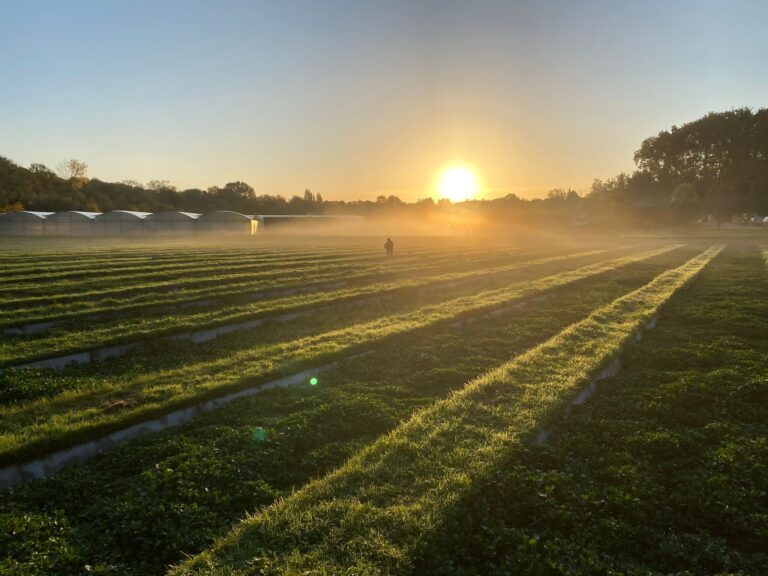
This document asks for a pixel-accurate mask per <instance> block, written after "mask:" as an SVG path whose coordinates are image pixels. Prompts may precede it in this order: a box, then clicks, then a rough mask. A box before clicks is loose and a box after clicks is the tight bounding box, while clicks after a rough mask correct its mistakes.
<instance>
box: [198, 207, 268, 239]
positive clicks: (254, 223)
mask: <svg viewBox="0 0 768 576" xmlns="http://www.w3.org/2000/svg"><path fill="white" fill-rule="evenodd" d="M258 228H259V221H258V220H256V219H255V217H254V216H247V215H245V214H240V212H230V211H229V210H219V211H217V212H209V213H208V214H203V215H202V216H200V218H198V219H197V231H198V232H201V233H203V234H226V235H230V234H245V235H253V234H256V232H257V231H258Z"/></svg>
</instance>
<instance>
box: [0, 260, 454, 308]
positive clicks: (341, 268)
mask: <svg viewBox="0 0 768 576" xmlns="http://www.w3.org/2000/svg"><path fill="white" fill-rule="evenodd" d="M446 259H447V258H446V257H445V256H442V255H434V254H433V255H429V256H424V255H421V254H417V255H411V256H405V257H403V258H398V259H397V261H392V262H388V261H387V264H388V265H389V267H390V268H392V269H399V268H406V267H410V266H411V265H412V264H413V263H415V262H419V261H422V260H430V261H431V260H435V261H438V262H440V261H443V260H446ZM381 266H382V260H381V259H380V258H376V257H372V255H370V254H367V255H362V256H356V257H353V258H350V259H343V258H342V259H338V261H331V262H325V261H318V260H316V259H311V260H309V261H306V262H300V263H297V262H290V261H289V262H287V263H286V264H285V265H284V266H279V265H276V264H273V265H272V266H268V267H266V268H264V267H262V268H260V271H257V273H254V272H252V271H249V270H242V271H240V270H238V271H237V272H234V273H229V272H228V269H227V268H226V267H225V268H219V267H216V268H213V269H211V270H209V271H208V274H206V275H204V276H203V277H196V276H192V277H186V276H183V275H181V276H180V275H178V274H175V275H173V276H172V277H170V278H168V279H165V280H158V281H143V279H141V278H140V280H141V281H140V282H139V283H127V282H116V283H109V284H108V286H107V287H102V288H92V287H88V286H85V285H83V283H74V285H73V286H71V288H74V289H73V290H70V291H62V290H60V289H59V288H57V286H56V283H55V282H54V283H51V286H50V287H49V286H48V284H47V283H43V284H41V285H39V286H38V288H39V290H38V292H40V293H38V294H37V295H20V294H15V293H13V292H12V291H11V294H10V295H11V296H12V299H8V300H6V301H5V302H4V303H3V305H5V306H12V307H13V309H14V310H17V309H21V310H23V309H24V308H25V307H27V308H29V307H33V306H34V305H35V304H37V303H39V302H51V301H53V302H55V303H76V302H82V301H89V302H99V301H100V299H117V298H119V299H121V300H122V299H126V298H125V297H126V296H130V295H132V294H135V293H137V292H140V293H142V294H157V293H164V292H168V291H173V292H188V291H191V290H196V291H200V292H202V293H204V294H205V293H206V292H210V290H211V288H209V287H210V286H213V290H217V289H219V287H221V286H226V287H239V286H242V285H243V284H252V283H253V282H254V281H260V282H266V281H268V280H270V279H275V278H276V279H281V280H282V279H289V278H303V277H310V278H324V277H332V276H336V275H349V274H361V273H366V272H369V271H371V270H378V269H379V268H380V267H381ZM329 270H330V272H329ZM216 272H219V273H218V274H217V273H216ZM220 272H225V273H220ZM254 279H255V280H254ZM245 280H247V282H242V281H245Z"/></svg>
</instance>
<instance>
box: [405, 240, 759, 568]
mask: <svg viewBox="0 0 768 576" xmlns="http://www.w3.org/2000/svg"><path fill="white" fill-rule="evenodd" d="M761 268H762V267H761V265H760V263H759V261H758V259H757V258H756V255H755V253H754V252H753V251H752V250H749V251H748V252H744V253H742V252H740V250H739V249H738V248H737V247H734V248H732V249H731V250H730V251H729V253H728V254H726V255H724V256H723V257H721V258H720V259H718V260H717V261H716V262H715V263H713V264H712V265H711V266H710V267H709V268H708V269H706V270H705V271H704V272H703V273H702V275H701V276H700V277H699V278H698V279H697V280H696V281H695V282H693V283H692V284H691V285H690V287H688V288H687V289H686V290H685V294H684V295H681V297H678V298H674V299H673V300H672V301H671V302H670V303H669V305H667V306H666V307H665V308H664V313H663V316H662V318H661V320H660V322H659V324H658V326H657V328H656V329H655V330H653V331H650V332H648V333H647V334H646V336H645V337H644V338H643V339H642V340H641V341H640V342H639V343H638V344H636V345H634V346H632V347H631V348H630V349H629V350H628V351H627V354H626V355H625V370H624V372H623V373H622V374H621V375H619V376H618V377H616V378H614V379H612V380H610V381H607V382H605V383H603V384H602V385H601V386H600V388H599V391H598V393H597V395H596V396H595V397H593V398H592V399H590V401H589V402H588V403H586V404H585V405H583V406H581V407H579V408H578V409H574V410H572V411H571V412H570V413H569V414H567V415H565V416H564V417H563V418H561V419H560V421H559V422H558V425H557V427H556V428H555V430H554V434H553V435H552V436H551V440H550V442H549V443H548V444H547V445H545V446H542V447H531V448H527V449H522V450H519V451H517V452H515V453H513V454H510V456H509V458H508V459H507V461H506V462H505V463H504V465H501V466H499V467H498V468H497V469H496V470H495V471H494V473H493V474H492V475H491V476H489V478H488V479H486V480H485V481H483V482H479V483H477V484H474V485H473V486H472V487H471V489H470V490H469V491H468V493H467V495H466V496H465V497H464V498H462V500H461V501H460V502H459V503H458V504H457V505H456V506H455V507H454V508H453V513H452V515H451V518H450V519H449V520H448V521H447V522H445V523H444V524H443V525H442V526H441V527H440V529H439V530H438V531H436V533H435V534H434V536H433V537H432V538H431V539H430V540H429V541H426V542H424V543H423V546H422V548H421V554H420V561H419V563H418V564H417V566H416V569H415V573H418V574H425V575H430V574H442V575H451V574H453V575H459V574H461V575H464V574H489V575H502V574H508V573H513V574H514V573H526V574H563V575H564V574H568V575H574V576H577V575H588V574H616V575H618V574H626V575H632V576H645V575H649V574H654V575H656V574H739V575H745V576H746V575H747V574H750V575H751V574H764V573H766V571H767V570H768V553H766V548H765V542H766V540H767V539H768V499H766V486H767V485H768V469H767V468H766V466H765V462H766V461H768V442H766V438H767V437H768V427H767V426H766V422H768V369H767V368H766V364H765V360H764V359H765V356H766V354H768V304H767V303H768V291H767V290H766V286H767V285H766V283H765V271H764V270H762V269H761ZM533 540H535V544H534V545H531V542H532V541H533Z"/></svg>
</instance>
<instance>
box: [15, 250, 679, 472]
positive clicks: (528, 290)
mask: <svg viewBox="0 0 768 576" xmlns="http://www.w3.org/2000/svg"><path fill="white" fill-rule="evenodd" d="M669 250H670V248H669V247H667V248H663V249H657V250H651V251H645V252H641V253H639V254H634V255H631V256H625V257H621V258H616V259H613V260H608V261H605V262H599V263H596V264H590V265H586V266H582V267H580V268H577V269H575V270H567V271H564V272H561V273H559V274H554V275H551V276H546V277H543V278H541V277H540V278H536V277H533V278H531V279H529V280H527V281H521V282H518V283H513V284H509V285H506V286H502V287H499V288H494V289H489V290H482V291H479V292H472V293H469V294H466V295H462V296H458V297H453V298H449V299H447V300H446V299H441V298H440V295H439V294H435V295H434V296H430V295H423V296H422V298H425V299H428V298H432V299H433V302H432V303H429V304H423V303H422V302H419V303H418V304H416V306H417V307H416V308H415V309H413V310H411V311H407V312H401V313H394V311H390V310H388V309H387V307H386V306H384V305H382V306H378V307H377V309H375V310H373V311H370V312H369V313H370V314H373V316H374V319H372V320H368V321H363V322H358V323H352V324H348V325H346V326H343V327H338V328H331V329H329V330H327V331H326V332H320V331H319V330H317V329H316V328H315V327H316V326H319V325H322V322H328V323H329V324H331V325H333V323H336V322H338V320H337V319H336V318H335V315H328V316H326V317H324V316H323V315H322V314H318V315H315V316H314V317H313V322H312V325H311V326H308V327H301V326H299V329H300V330H302V331H304V333H305V334H307V335H303V336H301V337H294V338H292V339H285V340H283V341H278V342H274V341H273V339H271V338H270V335H269V334H268V333H266V334H265V333H264V332H263V331H262V332H257V333H256V334H255V335H254V336H255V341H253V342H249V341H248V339H246V338H244V337H242V336H240V337H239V340H240V346H241V347H240V349H238V350H237V351H235V352H232V353H227V354H226V355H224V356H221V357H218V358H214V359H211V360H204V361H197V362H195V361H194V360H192V361H189V362H185V363H183V365H182V366H181V367H178V368H176V369H162V370H158V371H156V372H146V373H143V374H141V375H132V374H130V373H125V374H119V375H117V374H116V375H115V376H114V377H111V378H109V379H104V378H103V377H102V378H100V377H99V376H98V375H96V377H94V378H92V379H91V380H89V381H88V385H87V387H86V388H84V389H76V390H69V391H65V392H63V393H61V394H59V395H57V396H55V397H53V398H45V399H41V400H34V401H30V402H27V403H22V404H18V405H16V404H14V405H10V406H4V407H0V433H1V434H0V459H2V461H5V462H7V461H9V460H11V461H18V459H19V458H21V457H29V456H32V455H35V454H40V453H44V452H43V451H45V452H48V451H51V450H52V449H56V448H60V447H64V446H67V445H71V444H72V443H74V442H77V441H80V440H84V439H90V438H92V437H93V436H95V435H99V434H102V433H104V432H105V431H109V430H114V429H116V428H119V427H123V426H126V425H128V424H130V423H133V422H137V421H140V420H142V419H146V418H148V417H150V416H152V415H156V414H159V413H163V412H167V411H169V410H171V409H173V408H178V407H181V406H184V405H185V404H187V403H189V402H192V401H195V400H199V399H203V398H206V397H212V396H215V395H219V394H222V393H224V392H226V391H231V390H234V389H239V388H242V387H244V386H248V385H253V384H256V383H259V382H262V381H264V380H267V379H269V378H271V377H275V376H277V375H280V374H285V373H293V372H297V371H299V370H300V369H301V368H304V367H309V366H312V365H318V364H322V363H326V362H328V361H331V360H334V359H336V358H340V357H344V356H346V355H350V354H353V353H355V352H357V351H361V350H364V349H367V348H370V347H372V346H375V345H380V344H381V343H382V342H383V341H385V340H386V339H388V338H394V337H397V336H400V335H402V334H405V333H408V332H410V331H413V330H417V329H423V328H426V327H428V326H431V325H434V324H436V323H438V322H444V321H448V320H455V319H458V318H462V317H464V316H466V315H470V314H477V313H479V312H482V311H484V310H488V309H493V308H494V307H497V306H500V305H502V304H505V303H508V302H512V301H515V300H519V299H521V298H526V297H530V296H531V295H534V294H538V293H541V292H544V291H547V290H552V289H555V288H558V287H562V286H565V285H568V284H573V283H575V282H577V281H580V280H583V279H585V278H589V277H592V276H595V275H598V274H604V273H606V272H610V271H614V270H618V269H620V268H622V267H624V266H627V265H630V264H632V263H634V262H639V261H642V260H646V259H649V258H652V257H653V256H657V255H659V254H662V253H665V252H668V251H669ZM408 300H411V299H410V298H409V299H408ZM435 300H436V302H435ZM408 305H409V304H408V302H402V301H397V300H393V302H392V306H393V307H394V308H397V307H402V306H406V307H407V306H408ZM359 313H360V314H361V315H364V314H365V313H366V311H365V310H360V312H359ZM225 344H226V339H225V342H224V343H223V344H222V345H225ZM152 360H154V358H153V359H152ZM150 364H151V361H150ZM141 366H142V369H146V366H147V363H146V362H142V364H141ZM115 403H119V405H120V406H121V408H122V409H121V410H119V411H114V410H111V409H108V407H109V406H113V405H114V404H115Z"/></svg>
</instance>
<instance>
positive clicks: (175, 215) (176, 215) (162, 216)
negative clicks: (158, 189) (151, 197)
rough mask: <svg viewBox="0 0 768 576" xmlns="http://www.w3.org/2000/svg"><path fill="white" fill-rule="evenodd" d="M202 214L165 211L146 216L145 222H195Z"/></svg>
mask: <svg viewBox="0 0 768 576" xmlns="http://www.w3.org/2000/svg"><path fill="white" fill-rule="evenodd" d="M200 216H202V214H196V213H194V212H179V211H178V210H165V211H163V212H153V213H152V214H150V215H149V216H147V220H148V221H149V220H184V221H186V220H197V219H198V218H200Z"/></svg>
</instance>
